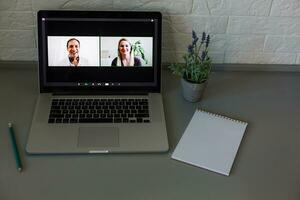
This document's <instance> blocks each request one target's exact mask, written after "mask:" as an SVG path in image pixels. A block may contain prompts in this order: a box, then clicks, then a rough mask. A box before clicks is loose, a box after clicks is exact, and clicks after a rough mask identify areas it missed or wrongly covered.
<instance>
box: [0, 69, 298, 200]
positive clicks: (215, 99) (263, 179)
mask: <svg viewBox="0 0 300 200" xmlns="http://www.w3.org/2000/svg"><path fill="white" fill-rule="evenodd" d="M0 91H1V93H0V117H1V120H0V199H1V200H17V199H30V200H41V199H43V200H54V199H55V200H66V199H72V200H77V199H81V200H82V199H89V200H94V199H95V200H96V199H97V200H99V199H105V200H110V199H118V200H119V199H124V200H125V199H128V200H135V199H137V200H141V199H142V200H150V199H151V200H152V199H155V200H160V199H161V200H176V199H178V200H179V199H180V200H182V199H197V200H198V199H204V200H208V199H209V200H254V199H255V200H266V199H270V200H283V199H289V200H299V199H300V156H299V153H300V123H299V122H300V121H299V119H300V117H299V115H300V106H299V104H300V74H299V73H282V72H281V73H279V72H214V73H213V74H212V76H211V79H210V80H209V84H208V87H207V90H206V92H205V95H204V98H203V100H202V102H201V103H200V106H201V107H202V108H204V109H207V110H208V111H211V112H216V113H219V114H224V115H227V116H230V117H233V118H237V119H241V120H245V121H247V122H249V126H248V128H247V131H246V134H245V136H244V138H243V141H242V144H241V146H240V149H239V152H238V155H237V157H236V160H235V163H234V166H233V169H232V172H231V175H230V176H229V177H226V176H222V175H219V174H216V173H213V172H210V171H207V170H204V169H201V168H197V167H193V166H189V165H186V164H184V163H181V162H177V161H175V160H172V159H170V155H171V153H172V152H173V150H174V148H175V146H176V144H177V142H178V141H179V139H180V137H181V134H182V133H183V131H184V129H185V127H186V125H187V123H188V122H189V120H190V118H191V116H192V114H193V112H194V109H195V108H196V106H197V104H196V103H194V104H193V103H188V102H186V101H184V100H183V98H182V96H181V93H180V89H179V81H178V78H176V77H174V76H173V75H171V74H170V73H169V72H168V71H163V92H164V104H165V111H166V122H167V129H168V137H169V143H170V151H169V152H168V153H162V154H116V155H51V156H49V155H48V156H44V155H38V156H32V155H26V153H25V152H24V146H25V144H26V137H27V133H28V130H29V127H30V123H31V117H32V113H33V108H34V105H35V100H36V97H37V93H38V87H37V71H36V70H35V69H32V68H31V69H24V68H23V69H22V68H19V69H17V68H13V65H8V64H6V65H5V64H2V65H1V66H0ZM8 121H12V122H14V124H15V132H16V134H17V138H18V140H19V144H20V146H21V147H22V153H21V155H22V158H23V161H24V165H25V168H24V172H22V173H19V172H17V170H16V166H15V161H14V157H13V153H12V149H11V146H10V143H9V140H8V139H9V138H8V135H7V122H8Z"/></svg>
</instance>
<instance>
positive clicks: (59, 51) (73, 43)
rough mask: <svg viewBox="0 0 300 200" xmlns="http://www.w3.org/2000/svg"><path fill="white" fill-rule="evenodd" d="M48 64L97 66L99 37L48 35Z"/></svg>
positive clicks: (56, 65)
mask: <svg viewBox="0 0 300 200" xmlns="http://www.w3.org/2000/svg"><path fill="white" fill-rule="evenodd" d="M47 39H48V65H49V66H55V67H58V66H61V67H66V66H94V67H98V66H99V64H100V63H99V37H91V36H89V37H84V36H48V37H47Z"/></svg>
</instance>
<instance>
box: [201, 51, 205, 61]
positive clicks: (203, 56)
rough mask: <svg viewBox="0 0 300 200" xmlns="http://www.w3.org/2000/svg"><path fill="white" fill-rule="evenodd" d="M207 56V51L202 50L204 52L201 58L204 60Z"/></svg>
mask: <svg viewBox="0 0 300 200" xmlns="http://www.w3.org/2000/svg"><path fill="white" fill-rule="evenodd" d="M205 56H206V52H205V51H202V54H201V60H202V61H204V59H205Z"/></svg>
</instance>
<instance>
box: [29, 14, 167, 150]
mask: <svg viewBox="0 0 300 200" xmlns="http://www.w3.org/2000/svg"><path fill="white" fill-rule="evenodd" d="M161 18H162V17H161V14H160V13H159V12H116V11H114V12H107V11H106V12H104V11H39V12H38V49H39V85H40V94H39V97H38V100H37V103H36V107H35V112H34V116H33V120H32V124H31V128H30V133H29V136H28V141H27V146H26V150H27V152H28V153H32V154H56V153H123V152H124V153H125V152H164V151H167V150H168V148H169V147H168V139H167V132H166V125H165V117H164V109H163V103H162V96H161V94H160V90H161Z"/></svg>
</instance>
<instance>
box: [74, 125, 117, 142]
mask: <svg viewBox="0 0 300 200" xmlns="http://www.w3.org/2000/svg"><path fill="white" fill-rule="evenodd" d="M118 146H119V129H118V128H116V127H101V128H96V127H94V128H89V127H81V128H79V135H78V147H118Z"/></svg>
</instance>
